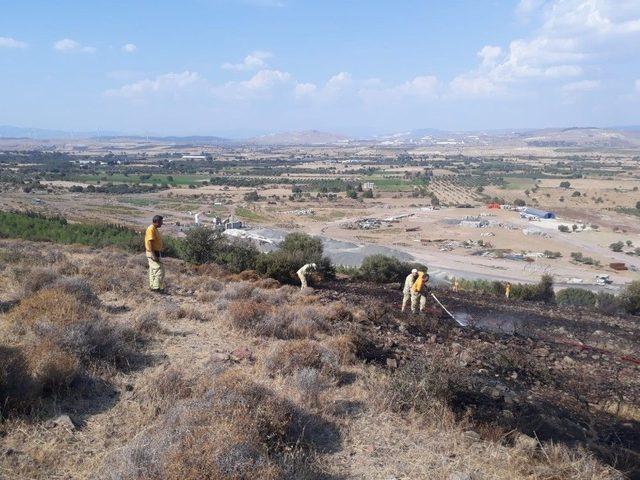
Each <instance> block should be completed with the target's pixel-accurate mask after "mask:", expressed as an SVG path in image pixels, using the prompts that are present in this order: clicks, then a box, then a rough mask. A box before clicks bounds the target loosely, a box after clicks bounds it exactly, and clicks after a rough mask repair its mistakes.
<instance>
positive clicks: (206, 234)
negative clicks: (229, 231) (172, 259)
mask: <svg viewBox="0 0 640 480" xmlns="http://www.w3.org/2000/svg"><path fill="white" fill-rule="evenodd" d="M219 241H220V234H218V233H217V232H216V231H215V230H212V229H211V228H207V227H194V228H192V229H191V230H189V231H188V232H187V235H186V237H185V238H184V240H182V242H181V244H180V258H182V259H183V260H186V261H187V262H191V263H197V264H202V263H210V262H212V261H213V259H214V257H215V249H216V244H217V243H218V242H219Z"/></svg>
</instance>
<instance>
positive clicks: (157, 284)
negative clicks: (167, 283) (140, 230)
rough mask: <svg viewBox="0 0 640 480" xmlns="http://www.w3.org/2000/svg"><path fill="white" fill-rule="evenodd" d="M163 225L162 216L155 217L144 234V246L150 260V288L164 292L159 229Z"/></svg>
mask: <svg viewBox="0 0 640 480" xmlns="http://www.w3.org/2000/svg"><path fill="white" fill-rule="evenodd" d="M160 227H162V217H161V216H160V215H156V216H154V217H153V220H152V223H151V225H149V226H148V227H147V230H146V232H145V235H144V248H145V250H146V253H147V260H148V262H149V288H150V289H151V291H152V292H156V293H164V264H163V263H162V250H163V245H162V237H161V236H160V232H159V231H158V229H159V228H160Z"/></svg>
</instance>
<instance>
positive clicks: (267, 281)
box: [257, 278, 281, 290]
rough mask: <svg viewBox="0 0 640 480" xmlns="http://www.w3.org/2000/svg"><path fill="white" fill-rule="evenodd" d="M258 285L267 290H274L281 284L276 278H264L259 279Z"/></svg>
mask: <svg viewBox="0 0 640 480" xmlns="http://www.w3.org/2000/svg"><path fill="white" fill-rule="evenodd" d="M257 286H258V287H259V288H263V289H265V290H273V289H276V288H280V286H281V285H280V282H279V281H277V280H276V279H275V278H263V279H261V280H259V281H258V283H257Z"/></svg>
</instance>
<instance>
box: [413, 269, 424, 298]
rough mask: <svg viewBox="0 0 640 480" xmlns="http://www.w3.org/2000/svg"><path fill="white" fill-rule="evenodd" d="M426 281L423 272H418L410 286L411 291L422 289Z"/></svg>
mask: <svg viewBox="0 0 640 480" xmlns="http://www.w3.org/2000/svg"><path fill="white" fill-rule="evenodd" d="M426 283H427V281H426V280H425V278H424V272H418V278H417V279H416V281H415V282H413V286H412V287H411V291H412V292H416V293H419V292H421V291H422V289H423V288H424V286H425V285H426Z"/></svg>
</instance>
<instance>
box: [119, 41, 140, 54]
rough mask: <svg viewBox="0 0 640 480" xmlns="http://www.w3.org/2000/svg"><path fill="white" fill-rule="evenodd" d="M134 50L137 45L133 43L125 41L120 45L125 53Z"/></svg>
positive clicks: (136, 48)
mask: <svg viewBox="0 0 640 480" xmlns="http://www.w3.org/2000/svg"><path fill="white" fill-rule="evenodd" d="M136 50H138V47H136V46H135V44H133V43H126V44H124V45H123V46H122V51H123V52H126V53H133V52H135V51H136Z"/></svg>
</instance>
